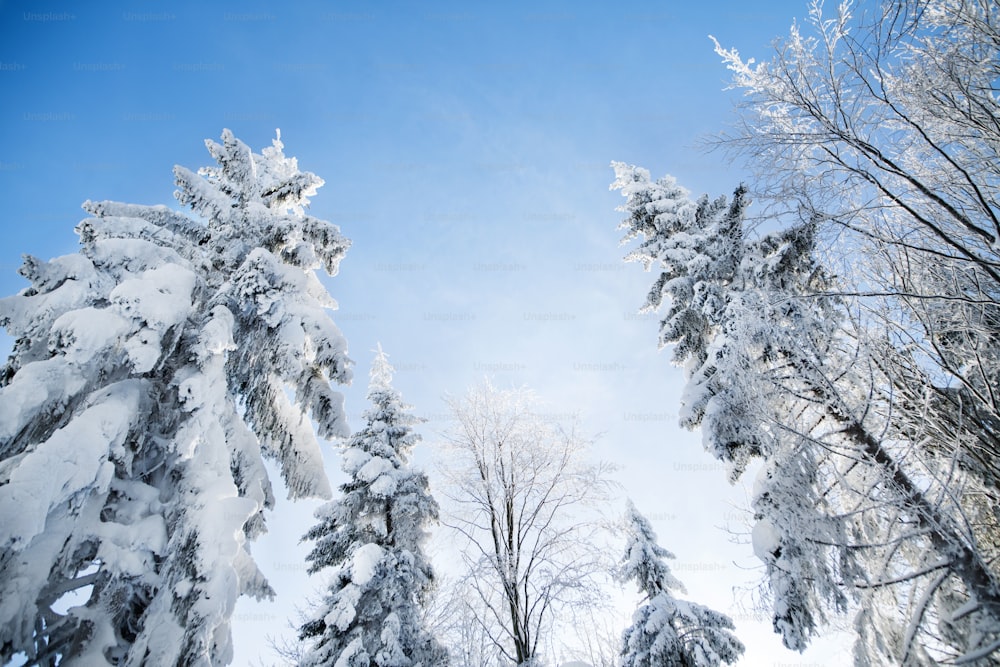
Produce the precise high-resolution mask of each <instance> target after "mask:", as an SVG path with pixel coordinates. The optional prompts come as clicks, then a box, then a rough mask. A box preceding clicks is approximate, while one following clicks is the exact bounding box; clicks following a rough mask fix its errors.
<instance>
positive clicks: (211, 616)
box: [0, 130, 351, 667]
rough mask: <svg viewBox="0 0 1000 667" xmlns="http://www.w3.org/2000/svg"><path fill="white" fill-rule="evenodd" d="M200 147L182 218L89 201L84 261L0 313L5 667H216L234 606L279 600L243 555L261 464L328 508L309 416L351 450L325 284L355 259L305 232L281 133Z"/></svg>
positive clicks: (323, 229) (264, 494) (319, 233)
mask: <svg viewBox="0 0 1000 667" xmlns="http://www.w3.org/2000/svg"><path fill="white" fill-rule="evenodd" d="M206 145H207V147H208V150H209V152H210V153H211V154H212V156H213V157H214V158H215V160H216V161H217V163H218V164H217V166H215V167H209V168H204V169H202V170H200V171H199V172H198V173H197V174H195V173H193V172H191V171H189V170H188V169H185V168H183V167H180V166H178V167H176V168H175V169H174V175H175V178H176V183H177V186H178V188H179V189H178V191H177V192H176V197H177V199H178V200H179V201H180V202H181V204H184V205H186V206H187V207H189V208H190V209H191V211H192V214H191V215H187V214H184V213H181V212H177V211H174V210H172V209H170V208H168V207H166V206H142V205H130V204H122V203H116V202H109V201H105V202H90V201H88V202H86V203H85V204H84V209H85V210H86V211H87V212H88V213H90V214H91V215H92V216H93V217H90V218H88V219H86V220H84V221H83V222H81V223H80V224H79V226H78V227H77V233H78V234H79V236H80V240H81V244H82V248H81V249H80V252H79V254H76V255H67V256H64V257H59V258H56V259H53V260H50V261H47V262H44V261H41V260H38V259H36V258H33V257H26V258H25V262H24V266H23V267H22V269H21V274H22V275H23V276H24V277H25V278H27V279H28V280H29V281H30V283H31V285H30V286H29V287H27V288H26V289H24V290H23V291H22V292H21V293H19V294H17V295H16V296H12V297H8V298H6V299H3V300H0V323H2V324H3V325H4V326H5V327H6V328H7V330H8V331H9V332H10V334H11V335H12V336H13V337H14V338H15V339H16V343H15V346H14V350H13V353H12V355H11V357H10V359H9V361H8V362H7V365H6V367H5V368H4V370H3V373H2V375H0V382H2V386H0V657H2V658H3V660H4V661H6V660H8V659H10V658H11V657H12V656H14V655H16V654H18V653H21V654H24V656H26V657H27V663H28V664H32V665H54V664H59V665H63V666H64V667H69V666H71V665H87V666H92V665H102V664H115V665H170V666H174V665H205V666H207V665H223V664H228V663H229V662H230V661H231V660H232V642H231V632H230V616H231V614H232V611H233V606H234V604H235V602H236V599H237V597H238V596H240V595H251V596H254V597H256V598H262V597H270V596H271V595H272V594H273V593H272V591H271V588H270V586H269V585H268V583H267V581H266V580H265V578H264V577H263V576H262V574H261V572H260V571H259V570H258V568H257V565H256V564H255V562H254V560H253V558H252V557H251V556H250V553H249V550H248V547H247V541H248V540H252V539H253V538H255V537H256V536H258V535H259V534H260V533H262V532H263V531H264V530H265V521H264V510H265V509H267V508H270V507H272V505H273V503H274V498H273V494H272V489H271V483H270V481H269V479H268V475H267V473H266V471H265V468H264V465H263V458H265V457H267V458H271V459H274V460H276V461H277V462H278V464H279V465H280V467H281V471H282V476H283V478H284V481H285V484H286V486H287V487H288V490H289V495H290V496H291V497H296V498H297V497H304V496H320V497H329V496H330V488H329V482H328V480H327V478H326V475H325V472H324V470H323V466H322V460H321V456H320V451H319V446H318V443H317V440H316V437H315V435H314V431H313V428H312V427H311V425H310V421H309V417H310V416H311V417H312V419H313V420H314V421H315V423H316V424H317V425H318V429H319V433H320V435H322V436H324V437H332V436H345V435H346V434H347V433H348V428H347V424H346V420H345V418H344V414H343V398H342V397H341V395H340V394H339V393H336V392H334V391H333V390H332V389H331V387H330V383H331V381H333V382H337V383H347V382H349V381H350V378H351V370H350V365H351V362H350V360H349V359H348V357H347V349H346V341H345V340H344V338H343V336H342V335H341V333H340V331H339V330H338V329H337V327H336V325H335V324H334V323H333V322H332V320H331V319H330V318H329V316H328V314H327V309H330V308H333V307H335V306H336V303H335V302H334V300H333V299H332V298H331V297H330V295H329V294H328V293H327V291H326V289H325V288H324V287H323V286H322V285H321V283H320V282H319V280H318V278H317V276H316V270H317V269H319V268H321V267H322V268H324V269H325V270H326V271H327V273H329V274H330V275H334V274H336V273H337V270H338V265H339V263H340V260H341V258H342V257H343V256H344V253H345V252H346V250H347V248H348V247H349V245H350V242H349V241H348V240H347V239H345V238H344V237H342V236H341V235H340V231H339V229H338V228H337V227H336V226H334V225H331V224H329V223H327V222H324V221H322V220H318V219H316V218H314V217H312V216H309V215H307V214H306V213H305V212H304V208H305V207H306V206H307V205H308V203H309V197H311V196H312V195H313V194H315V192H316V189H317V188H318V187H319V186H321V185H322V184H323V181H322V179H320V178H319V177H317V176H316V175H314V174H311V173H308V172H302V171H300V170H299V169H298V165H297V163H296V160H295V159H294V158H288V157H285V155H284V154H283V152H282V149H283V146H282V144H281V141H280V134H279V135H278V138H277V139H275V140H274V142H273V146H271V147H269V148H265V149H264V150H263V152H262V153H261V154H256V153H253V152H252V151H251V150H250V149H249V148H248V147H247V146H246V144H244V143H242V142H241V141H239V140H237V139H236V138H235V137H234V136H233V135H232V133H230V132H229V131H228V130H226V131H224V132H223V135H222V143H221V144H219V143H215V142H213V141H206ZM289 396H292V397H293V398H289ZM69 592H76V594H77V595H76V599H77V601H79V604H77V605H76V606H72V607H70V608H69V609H64V607H65V603H60V602H59V601H60V598H62V597H63V596H64V595H65V594H67V593H69ZM81 600H82V601H81Z"/></svg>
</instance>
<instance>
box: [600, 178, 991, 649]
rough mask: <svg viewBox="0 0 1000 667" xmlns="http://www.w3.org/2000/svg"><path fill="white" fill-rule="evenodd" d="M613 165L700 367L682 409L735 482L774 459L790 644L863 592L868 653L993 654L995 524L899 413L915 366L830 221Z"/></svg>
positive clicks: (670, 325)
mask: <svg viewBox="0 0 1000 667" xmlns="http://www.w3.org/2000/svg"><path fill="white" fill-rule="evenodd" d="M613 166H614V168H615V171H616V176H617V179H616V181H615V183H614V184H613V186H612V187H614V188H616V189H620V190H621V191H622V194H623V195H624V196H625V197H626V198H627V203H626V204H625V205H624V206H623V207H622V210H624V211H625V212H627V214H628V217H627V218H626V219H625V220H624V221H623V222H622V224H621V228H623V229H626V230H627V232H626V237H625V241H626V242H628V241H631V240H633V239H636V238H639V237H641V238H642V242H641V245H640V246H639V248H638V249H637V250H635V251H633V252H632V253H631V254H630V255H629V257H628V259H633V260H641V261H643V262H644V263H645V265H646V266H647V268H648V267H650V266H651V265H653V264H658V265H659V267H660V268H661V272H660V276H659V278H658V279H657V280H656V282H655V283H654V285H653V289H652V290H651V292H650V294H649V296H648V297H647V302H646V306H647V308H648V309H650V310H652V309H657V308H660V307H661V304H669V305H668V306H666V310H667V312H666V317H665V318H664V319H663V321H661V323H660V343H661V346H662V345H667V344H675V345H676V348H675V355H674V358H675V361H677V362H680V363H683V364H684V365H685V367H686V371H687V375H688V384H687V387H686V388H685V391H684V395H683V399H682V403H683V404H682V407H681V422H682V424H683V425H685V426H687V427H689V428H700V429H701V430H702V433H703V436H704V442H705V446H706V448H707V449H708V450H709V451H710V452H711V453H712V454H713V455H715V456H716V457H717V458H719V459H720V460H723V461H726V462H727V463H729V464H730V471H731V477H732V478H734V479H735V478H737V477H739V476H740V475H741V474H742V473H743V472H744V470H745V469H746V466H747V464H748V463H749V462H750V461H753V460H755V459H756V460H760V461H761V463H762V466H761V468H760V471H759V473H758V476H757V479H756V481H755V483H754V492H753V499H752V504H753V509H754V520H755V525H754V527H753V531H752V542H753V549H754V552H755V554H756V555H757V556H758V557H759V558H760V559H761V561H762V562H763V564H764V571H765V577H766V587H765V592H766V595H765V599H768V598H769V601H770V603H771V608H772V620H773V625H774V629H775V631H776V632H778V633H779V634H780V635H781V636H782V640H783V642H784V644H785V645H786V646H787V647H788V648H790V649H793V650H798V651H802V650H804V649H805V648H806V646H807V645H808V643H809V641H810V639H811V637H813V636H815V635H816V634H817V633H818V632H819V629H820V628H821V627H822V626H823V625H824V623H826V622H827V618H828V615H829V614H833V613H836V614H839V613H844V612H846V611H848V610H850V609H851V608H852V607H854V608H855V609H857V610H858V615H857V617H856V626H857V627H858V629H859V640H860V641H859V642H858V643H857V644H856V651H857V656H858V664H890V663H896V664H909V663H910V662H911V661H917V662H914V663H913V664H925V663H926V664H930V663H928V662H927V660H932V659H936V658H930V657H927V660H925V659H924V657H926V656H931V655H933V654H937V655H938V656H939V657H940V656H945V655H951V656H952V657H955V656H964V659H965V660H966V661H973V660H976V659H980V658H982V657H983V656H988V655H990V654H991V653H995V652H996V651H997V648H998V647H1000V623H998V619H1000V576H998V573H997V571H996V566H995V563H996V558H995V557H994V556H993V547H992V545H991V544H990V531H991V530H992V526H993V525H994V524H992V523H987V524H985V525H984V524H977V523H974V522H972V521H970V520H969V518H970V516H975V515H974V514H973V513H971V512H970V511H969V510H970V507H969V505H967V504H966V498H965V496H966V495H967V494H966V491H965V485H966V484H967V483H969V482H971V481H972V480H970V479H969V478H967V477H964V475H963V472H962V468H961V466H958V465H956V464H955V461H954V460H951V461H949V462H948V463H949V465H947V466H945V467H944V468H941V467H940V466H939V465H938V464H935V463H934V462H932V461H928V459H927V458H925V457H924V456H922V454H921V451H922V450H923V449H925V448H926V444H924V443H925V442H926V438H925V435H924V434H923V433H922V432H921V431H919V430H917V429H912V428H910V429H909V430H908V429H906V428H902V429H901V428H898V423H899V417H898V416H897V413H898V412H900V411H906V410H910V409H912V408H913V406H908V405H906V397H907V396H908V395H914V394H913V393H911V394H907V393H905V392H903V391H900V390H899V389H898V388H897V387H896V386H894V382H896V381H898V380H899V379H900V377H902V374H901V372H900V371H901V369H903V368H905V366H904V365H902V364H900V366H899V367H897V366H896V364H897V362H898V357H896V356H895V355H894V353H892V352H891V348H892V346H893V342H892V341H891V340H889V339H883V340H879V339H878V338H873V337H872V336H870V335H869V334H867V333H866V331H865V327H864V325H865V322H864V321H863V319H862V318H860V317H859V316H858V314H857V313H856V312H852V311H851V310H850V309H849V308H848V307H847V305H848V304H849V303H850V301H849V298H850V295H849V294H846V295H845V294H844V293H843V292H841V291H839V290H840V289H841V288H842V287H844V286H843V285H842V284H841V283H839V282H838V280H837V278H835V277H834V276H832V275H831V273H830V271H828V270H827V269H826V268H825V266H824V263H823V262H821V261H820V259H819V257H818V255H819V253H818V252H817V250H816V241H817V235H818V234H819V233H820V231H821V229H820V226H821V220H818V219H815V218H810V219H807V220H805V221H800V222H799V223H798V224H795V225H793V226H788V227H786V228H783V229H779V230H777V231H774V232H771V233H769V234H764V235H761V236H759V237H757V238H752V239H750V238H744V237H743V233H742V230H743V226H744V224H745V221H744V209H745V203H744V199H745V190H744V188H742V187H741V188H738V189H737V191H736V194H735V196H734V197H733V200H732V203H731V204H729V205H728V206H727V205H726V200H725V199H721V198H720V199H719V200H716V201H717V202H719V203H718V205H715V204H709V203H708V199H707V198H705V197H703V198H701V199H700V200H699V201H698V202H697V203H695V202H693V201H691V200H690V199H689V198H688V196H687V194H686V192H685V191H684V190H683V189H681V188H678V187H677V186H676V183H675V182H674V180H673V179H672V178H664V179H659V180H657V181H652V180H651V179H650V176H649V172H648V171H646V170H645V169H640V168H637V167H632V166H628V165H624V164H621V163H615V164H614V165H613ZM727 230H731V231H727ZM912 272H913V273H914V274H915V273H916V268H914V269H913V271H912ZM893 375H897V377H896V378H893V377H892V376H893ZM912 377H913V376H911V378H912ZM918 388H919V385H916V383H914V384H911V385H910V388H909V390H910V392H913V391H914V390H917V389H918ZM924 389H928V388H927V387H924ZM897 393H898V394H899V395H900V396H902V397H903V401H902V405H900V404H899V400H898V398H897ZM915 395H916V396H917V397H920V400H919V401H917V402H916V405H917V406H920V405H924V404H926V405H928V406H934V402H933V400H932V399H930V397H931V396H932V395H933V394H932V393H926V392H925V391H923V390H921V391H920V392H919V393H916V394H915ZM911 425H912V422H909V421H905V423H904V426H911ZM973 467H975V468H978V466H973ZM974 474H975V473H974ZM889 601H891V602H889ZM873 619H874V620H873ZM941 628H945V630H941ZM920 661H924V662H920Z"/></svg>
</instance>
